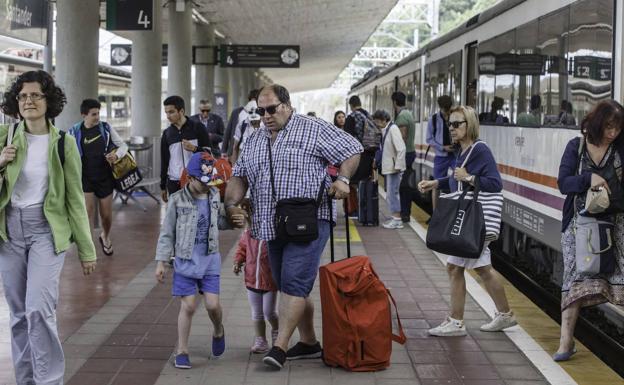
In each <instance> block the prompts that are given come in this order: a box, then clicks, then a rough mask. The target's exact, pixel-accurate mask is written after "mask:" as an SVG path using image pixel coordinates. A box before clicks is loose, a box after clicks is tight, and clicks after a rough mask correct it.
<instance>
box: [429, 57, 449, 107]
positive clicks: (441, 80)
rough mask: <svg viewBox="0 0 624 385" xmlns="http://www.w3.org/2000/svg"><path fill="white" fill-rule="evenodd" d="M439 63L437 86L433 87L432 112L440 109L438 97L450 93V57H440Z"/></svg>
mask: <svg viewBox="0 0 624 385" xmlns="http://www.w3.org/2000/svg"><path fill="white" fill-rule="evenodd" d="M437 63H438V66H437V67H438V74H437V75H438V76H437V79H436V87H435V88H434V89H433V91H434V92H433V95H432V100H431V108H432V111H431V113H434V112H437V111H438V98H439V97H440V96H442V95H450V91H451V90H450V88H451V83H450V81H449V79H450V77H449V60H448V58H444V59H440V60H438V61H437Z"/></svg>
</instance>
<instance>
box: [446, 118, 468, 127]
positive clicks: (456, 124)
mask: <svg viewBox="0 0 624 385" xmlns="http://www.w3.org/2000/svg"><path fill="white" fill-rule="evenodd" d="M464 123H466V121H465V120H456V121H454V122H449V126H451V127H453V128H459V126H461V125H462V124H464Z"/></svg>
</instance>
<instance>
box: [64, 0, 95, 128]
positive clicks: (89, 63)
mask: <svg viewBox="0 0 624 385" xmlns="http://www.w3.org/2000/svg"><path fill="white" fill-rule="evenodd" d="M56 9H57V15H56V26H57V33H56V39H57V40H56V41H57V43H56V51H57V53H56V81H57V82H58V84H59V85H60V86H61V87H62V88H63V90H64V91H65V95H66V96H67V105H66V106H65V108H64V110H63V113H62V114H61V115H60V116H59V117H58V118H56V126H57V127H58V128H61V129H63V130H67V129H68V128H69V127H71V125H72V124H74V123H76V122H77V121H79V120H81V116H80V103H81V102H82V100H83V99H86V98H94V99H97V97H98V46H99V26H100V1H99V0H64V1H59V2H57V3H56Z"/></svg>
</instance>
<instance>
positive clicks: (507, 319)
mask: <svg viewBox="0 0 624 385" xmlns="http://www.w3.org/2000/svg"><path fill="white" fill-rule="evenodd" d="M494 314H495V316H494V319H493V320H491V321H490V322H488V323H486V324H485V325H481V327H480V328H479V329H480V330H481V331H482V332H500V331H501V330H504V329H507V328H510V327H512V326H516V325H517V324H518V322H517V321H516V317H514V315H513V312H512V311H509V313H499V312H496V313H494Z"/></svg>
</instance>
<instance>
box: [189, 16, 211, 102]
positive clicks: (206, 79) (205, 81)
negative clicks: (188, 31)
mask: <svg viewBox="0 0 624 385" xmlns="http://www.w3.org/2000/svg"><path fill="white" fill-rule="evenodd" d="M194 32H195V35H194V39H193V40H194V45H198V46H200V45H204V46H214V45H215V35H214V27H213V26H211V25H206V24H195V29H194ZM214 82H215V66H214V65H208V64H195V105H194V107H193V112H192V113H195V112H196V111H197V109H198V106H199V101H200V100H201V99H209V100H210V101H211V102H212V103H213V104H214V88H215V83H214Z"/></svg>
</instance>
